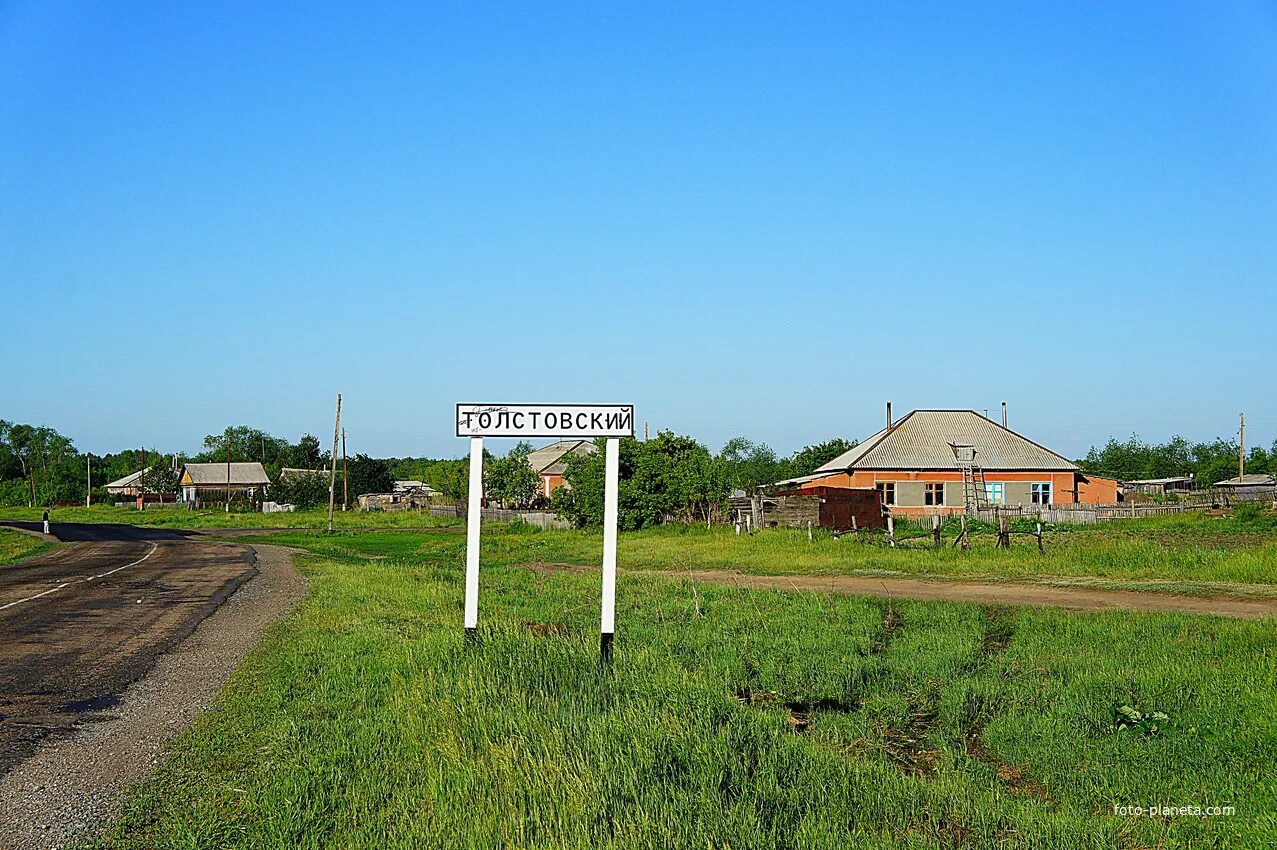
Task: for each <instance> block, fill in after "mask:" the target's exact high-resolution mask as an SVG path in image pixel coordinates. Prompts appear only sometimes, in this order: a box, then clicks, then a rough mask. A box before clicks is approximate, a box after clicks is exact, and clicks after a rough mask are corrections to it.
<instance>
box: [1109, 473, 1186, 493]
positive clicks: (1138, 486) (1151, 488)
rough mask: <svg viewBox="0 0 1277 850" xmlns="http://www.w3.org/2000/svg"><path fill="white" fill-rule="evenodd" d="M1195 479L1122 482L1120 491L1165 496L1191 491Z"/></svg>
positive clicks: (1143, 479) (1145, 479) (1179, 478)
mask: <svg viewBox="0 0 1277 850" xmlns="http://www.w3.org/2000/svg"><path fill="white" fill-rule="evenodd" d="M1195 481H1196V479H1195V478H1194V477H1193V476H1192V475H1180V476H1174V477H1171V478H1140V479H1137V480H1135V481H1123V482H1122V489H1124V490H1125V491H1126V492H1128V493H1145V494H1147V495H1149V496H1165V495H1166V494H1167V493H1174V492H1180V491H1186V490H1192V489H1193V484H1194V482H1195Z"/></svg>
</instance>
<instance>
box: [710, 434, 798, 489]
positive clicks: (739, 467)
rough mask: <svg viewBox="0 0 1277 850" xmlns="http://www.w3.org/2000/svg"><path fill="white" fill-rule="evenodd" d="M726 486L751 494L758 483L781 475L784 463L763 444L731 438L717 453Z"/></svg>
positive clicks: (785, 471) (786, 465)
mask: <svg viewBox="0 0 1277 850" xmlns="http://www.w3.org/2000/svg"><path fill="white" fill-rule="evenodd" d="M718 458H719V460H720V461H721V462H722V464H723V467H724V472H725V474H726V476H727V483H728V486H729V487H735V488H739V489H741V490H744V491H745V492H746V493H752V492H754V490H755V489H756V488H757V487H758V486H759V485H762V484H770V483H772V482H773V481H777V480H779V479H781V478H785V477H786V476H787V474H788V472H789V466H788V464H787V463H786V462H785V461H783V460H781V459H780V458H778V457H777V456H776V452H775V451H773V450H772V448H771V447H770V446H768V445H767V444H766V443H755V442H753V441H752V440H748V439H746V438H744V437H733V438H732V439H730V440H728V441H727V442H726V443H725V444H724V445H723V449H722V451H720V452H719V453H718Z"/></svg>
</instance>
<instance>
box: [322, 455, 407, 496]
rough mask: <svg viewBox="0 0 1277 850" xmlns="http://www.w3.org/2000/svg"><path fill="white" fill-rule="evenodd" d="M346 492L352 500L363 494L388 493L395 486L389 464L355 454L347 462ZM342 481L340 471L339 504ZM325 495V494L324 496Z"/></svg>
mask: <svg viewBox="0 0 1277 850" xmlns="http://www.w3.org/2000/svg"><path fill="white" fill-rule="evenodd" d="M348 466H349V476H350V478H349V481H348V488H347V489H348V490H349V492H350V498H351V499H352V500H353V499H354V498H356V497H357V496H362V495H363V494H365V493H389V492H390V491H391V489H393V488H394V486H395V476H394V475H393V474H392V473H391V471H390V462H389V461H386V460H382V459H380V458H375V457H369V456H368V455H366V454H357V455H355V456H354V457H352V458H350V460H349V461H348ZM341 494H342V480H341V470H340V469H339V470H338V471H337V493H336V496H337V501H338V502H339V503H340V502H341ZM325 495H327V494H325Z"/></svg>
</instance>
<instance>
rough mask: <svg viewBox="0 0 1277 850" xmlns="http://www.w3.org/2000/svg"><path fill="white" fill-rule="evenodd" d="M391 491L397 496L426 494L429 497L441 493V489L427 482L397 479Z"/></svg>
mask: <svg viewBox="0 0 1277 850" xmlns="http://www.w3.org/2000/svg"><path fill="white" fill-rule="evenodd" d="M391 493H393V494H394V495H396V496H425V497H426V498H428V499H429V498H433V497H435V496H438V495H439V491H438V490H436V489H435V488H433V487H431V486H430V485H429V484H427V483H426V482H424V481H411V480H405V481H396V482H395V483H394V486H393V487H392V488H391Z"/></svg>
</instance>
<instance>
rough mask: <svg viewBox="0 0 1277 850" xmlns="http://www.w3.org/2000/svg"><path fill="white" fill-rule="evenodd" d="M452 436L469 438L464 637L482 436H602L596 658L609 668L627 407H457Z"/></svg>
mask: <svg viewBox="0 0 1277 850" xmlns="http://www.w3.org/2000/svg"><path fill="white" fill-rule="evenodd" d="M457 436H458V437H469V438H470V490H469V494H468V496H469V500H468V504H469V510H468V512H467V515H466V602H465V628H466V635H467V636H469V637H470V638H472V639H473V638H474V637H475V635H476V630H477V629H478V626H479V524H480V521H481V517H480V513H481V507H482V502H481V499H482V497H483V438H484V437H559V438H561V439H562V438H571V439H588V438H593V437H604V438H606V440H607V442H606V443H605V448H604V457H603V460H604V491H603V599H602V613H601V616H600V620H599V633H600V636H599V654H600V658H601V659H602V661H603V663H604V664H611V663H612V639H613V637H614V635H615V634H616V520H617V479H618V478H619V470H620V438H621V437H632V436H634V405H632V404H458V405H457Z"/></svg>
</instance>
